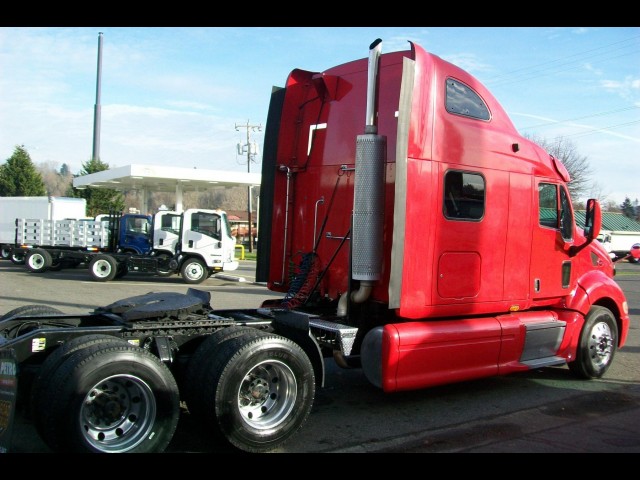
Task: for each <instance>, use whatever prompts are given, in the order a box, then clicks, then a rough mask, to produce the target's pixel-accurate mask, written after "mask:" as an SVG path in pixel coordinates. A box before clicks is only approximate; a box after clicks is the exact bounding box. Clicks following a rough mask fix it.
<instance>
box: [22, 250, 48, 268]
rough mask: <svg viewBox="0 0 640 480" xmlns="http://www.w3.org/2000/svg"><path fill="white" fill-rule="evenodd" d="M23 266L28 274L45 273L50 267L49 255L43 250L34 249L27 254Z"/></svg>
mask: <svg viewBox="0 0 640 480" xmlns="http://www.w3.org/2000/svg"><path fill="white" fill-rule="evenodd" d="M25 264H26V266H27V268H28V269H29V271H30V272H33V273H42V272H46V271H47V269H49V267H51V265H52V259H51V254H50V253H49V252H47V251H46V250H45V249H43V248H34V249H33V250H29V253H27V256H26V258H25Z"/></svg>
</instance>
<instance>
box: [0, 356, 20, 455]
mask: <svg viewBox="0 0 640 480" xmlns="http://www.w3.org/2000/svg"><path fill="white" fill-rule="evenodd" d="M17 395H18V365H17V363H16V358H15V353H14V351H13V349H7V350H0V453H9V452H10V451H11V434H12V432H13V419H14V415H15V411H16V397H17Z"/></svg>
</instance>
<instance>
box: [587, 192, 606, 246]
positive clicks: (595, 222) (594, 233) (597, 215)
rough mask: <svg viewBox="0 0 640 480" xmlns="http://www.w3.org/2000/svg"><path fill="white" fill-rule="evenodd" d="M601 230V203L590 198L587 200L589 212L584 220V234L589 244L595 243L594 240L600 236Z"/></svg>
mask: <svg viewBox="0 0 640 480" xmlns="http://www.w3.org/2000/svg"><path fill="white" fill-rule="evenodd" d="M601 228H602V210H601V209H600V202H598V200H596V199H595V198H590V199H589V200H587V210H586V212H585V219H584V234H585V236H586V237H587V242H588V243H591V242H593V239H594V238H597V237H598V235H600V229H601Z"/></svg>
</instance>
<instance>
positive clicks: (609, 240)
mask: <svg viewBox="0 0 640 480" xmlns="http://www.w3.org/2000/svg"><path fill="white" fill-rule="evenodd" d="M598 240H599V241H600V243H602V246H603V247H604V249H605V250H606V251H607V253H608V254H609V256H610V257H611V259H612V260H614V261H615V260H619V259H621V258H624V257H626V256H627V255H629V253H630V252H631V249H632V248H633V246H634V245H636V244H638V243H640V232H626V231H611V230H603V231H601V233H600V235H598ZM632 258H633V257H632Z"/></svg>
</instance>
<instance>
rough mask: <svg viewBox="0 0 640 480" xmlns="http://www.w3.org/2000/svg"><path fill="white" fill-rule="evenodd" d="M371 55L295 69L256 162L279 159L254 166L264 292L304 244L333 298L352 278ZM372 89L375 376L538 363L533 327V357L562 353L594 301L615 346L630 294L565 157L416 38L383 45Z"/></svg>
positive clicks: (321, 291) (285, 282) (348, 288)
mask: <svg viewBox="0 0 640 480" xmlns="http://www.w3.org/2000/svg"><path fill="white" fill-rule="evenodd" d="M370 61H371V59H369V62H370ZM369 62H368V61H367V59H361V60H356V61H353V62H349V63H346V64H343V65H339V66H336V67H333V68H330V69H328V70H326V71H324V72H309V71H304V70H294V71H293V72H292V73H291V74H290V75H289V78H288V80H287V83H286V87H285V91H284V95H283V99H282V107H281V108H282V110H281V114H280V116H279V118H278V121H279V124H278V129H277V139H276V141H275V143H276V144H277V149H276V152H275V160H272V161H271V163H270V164H265V165H267V168H272V169H273V170H271V171H267V172H266V174H265V171H264V170H263V178H265V177H268V178H272V179H273V185H270V188H267V189H264V190H265V192H269V193H270V198H269V205H270V206H271V207H272V208H271V211H270V212H269V216H268V218H269V221H270V222H271V224H270V229H271V230H270V231H271V241H270V244H269V251H268V252H267V253H268V264H269V268H268V274H267V284H268V287H269V288H270V289H271V290H274V291H280V292H288V291H289V289H290V288H291V285H292V278H294V276H292V274H291V265H292V264H295V265H297V264H300V259H301V257H302V256H304V255H305V254H309V253H310V252H311V253H313V254H314V255H315V262H316V268H315V270H314V273H315V274H316V275H317V279H316V278H314V279H313V281H315V285H314V288H315V291H316V293H317V294H318V295H319V297H320V298H323V299H326V300H328V301H333V302H337V301H338V300H339V299H342V298H343V297H344V296H345V295H349V293H350V292H353V291H354V290H355V289H356V288H357V286H358V280H354V278H355V277H354V276H352V266H353V264H352V258H353V256H354V255H356V254H358V253H360V252H353V251H352V250H351V249H352V248H355V247H354V244H355V242H352V240H353V238H352V237H353V218H354V217H355V214H354V208H355V207H354V198H355V197H356V194H355V190H356V185H355V184H356V173H355V172H356V171H357V168H358V165H357V162H356V159H357V158H358V146H357V142H356V139H358V140H359V139H360V137H361V136H363V133H370V129H371V125H369V124H367V119H366V118H365V117H366V115H365V112H366V111H367V107H368V105H367V98H368V97H367V93H368V92H367V81H368V73H369V70H368V69H369ZM376 89H377V92H378V93H377V96H376V100H375V125H374V126H373V127H374V128H375V133H376V135H377V137H375V138H374V140H376V141H377V140H379V139H380V138H383V139H384V144H383V145H384V152H383V162H384V168H383V181H382V187H381V191H380V192H376V191H375V186H374V185H373V186H371V190H372V195H378V194H381V195H382V196H383V203H382V205H383V207H382V209H381V210H380V211H379V212H377V214H379V215H382V216H383V221H382V229H381V231H380V232H371V235H373V236H375V240H376V241H378V242H380V243H381V246H382V257H381V261H380V263H381V265H380V276H379V278H378V279H377V280H376V281H374V282H371V283H370V288H371V290H370V294H369V296H368V297H367V302H371V303H375V304H378V305H382V310H385V309H386V311H387V312H388V313H386V314H384V315H371V316H370V318H369V319H368V320H369V321H370V322H371V324H376V323H377V324H378V325H380V324H384V328H383V329H382V331H381V332H379V333H376V335H380V339H381V340H380V341H381V345H382V348H381V351H380V352H379V353H376V354H375V355H374V356H376V355H379V356H380V363H381V376H382V379H381V386H382V388H384V389H385V390H386V391H395V390H404V389H410V388H421V387H424V386H429V385H437V384H441V383H449V382H452V381H460V380H465V379H470V378H476V377H480V376H488V375H495V374H503V373H509V372H512V371H518V370H524V369H528V368H533V367H532V366H535V362H532V361H529V360H528V359H527V355H529V354H532V353H531V352H532V349H533V350H535V342H537V341H538V340H537V339H539V338H541V339H542V340H540V343H541V345H544V348H541V349H540V350H541V351H540V352H537V353H533V354H532V355H534V358H546V361H547V362H548V363H549V364H551V363H553V362H554V361H555V360H557V362H558V363H562V362H563V361H571V360H573V359H574V358H575V355H576V349H577V348H578V338H579V336H580V332H581V329H582V326H583V324H584V318H585V316H586V315H587V313H588V312H589V309H590V308H591V307H592V306H593V305H597V304H600V305H603V306H607V308H609V309H610V310H611V311H612V312H613V313H614V314H615V316H616V319H617V322H618V330H619V337H618V346H622V345H623V344H624V341H625V339H626V335H627V330H628V321H629V317H628V312H626V311H625V308H626V307H625V306H624V305H625V299H624V295H623V294H622V291H621V289H620V288H619V287H618V286H617V285H616V284H615V282H614V281H613V273H614V270H613V265H612V263H611V261H610V259H609V257H608V256H607V255H606V252H604V251H603V250H602V249H599V248H598V247H597V246H594V245H586V246H585V244H586V243H587V242H588V239H587V238H586V236H585V234H584V232H583V231H582V230H581V229H579V228H577V227H576V225H575V221H574V212H573V207H572V206H571V202H570V199H569V194H568V189H567V187H566V182H567V181H569V174H568V172H567V170H566V169H565V167H564V166H563V165H562V164H561V162H559V161H558V160H556V159H555V158H553V157H552V156H551V155H549V154H548V153H547V152H545V151H544V150H543V149H542V148H541V147H540V146H538V145H536V144H535V143H533V142H531V141H529V140H527V139H526V138H524V137H522V136H521V135H520V134H519V133H518V132H517V130H516V129H515V127H514V125H513V124H512V122H511V121H510V119H509V117H508V116H507V114H506V112H505V111H504V110H503V109H502V107H501V106H500V104H499V103H498V101H497V100H496V99H495V98H494V97H493V95H492V94H491V93H490V92H489V91H488V90H487V89H486V88H485V87H484V86H483V85H482V84H481V83H480V82H479V81H478V80H477V79H475V78H474V77H473V76H472V75H470V74H469V73H467V72H465V71H464V70H462V69H460V68H458V67H457V66H455V65H453V64H451V63H449V62H447V61H444V60H443V59H441V58H439V57H438V56H436V55H433V54H430V53H428V52H426V51H425V50H423V49H422V48H421V47H420V46H418V45H415V44H411V48H410V49H409V50H406V51H402V52H392V53H387V54H384V55H381V56H380V58H379V65H378V73H377V79H376ZM365 136H366V135H365ZM263 168H264V167H263ZM456 185H459V187H460V188H461V189H462V192H458V193H456V194H455V197H454V195H453V193H452V191H453V189H454V187H455V186H456ZM456 199H457V200H456ZM261 218H262V216H261ZM583 247H584V248H583ZM312 283H313V282H312ZM350 298H351V299H352V300H353V297H350ZM378 311H380V310H378ZM340 315H342V314H339V316H340ZM342 318H343V321H344V323H349V321H350V319H349V318H348V315H347V316H346V317H342ZM364 321H365V322H366V321H367V320H366V319H365V320H364ZM354 322H356V323H357V322H361V321H360V320H358V321H355V320H354ZM370 327H371V326H369V327H364V328H370ZM361 328H363V327H362V326H361ZM543 332H544V333H543ZM556 334H557V335H558V336H557V339H556ZM531 342H534V346H533V347H532V346H531V345H532V343H531ZM550 345H551V347H550ZM536 355H537V357H536ZM374 370H375V368H374Z"/></svg>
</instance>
